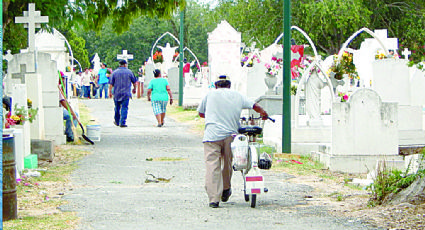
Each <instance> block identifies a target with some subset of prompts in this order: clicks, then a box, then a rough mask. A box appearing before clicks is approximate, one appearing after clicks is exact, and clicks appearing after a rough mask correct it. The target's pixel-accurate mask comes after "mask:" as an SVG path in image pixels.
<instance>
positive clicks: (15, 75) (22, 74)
mask: <svg viewBox="0 0 425 230" xmlns="http://www.w3.org/2000/svg"><path fill="white" fill-rule="evenodd" d="M20 71H21V72H20V73H12V79H20V80H21V84H25V74H26V72H27V67H26V65H25V64H21V65H20Z"/></svg>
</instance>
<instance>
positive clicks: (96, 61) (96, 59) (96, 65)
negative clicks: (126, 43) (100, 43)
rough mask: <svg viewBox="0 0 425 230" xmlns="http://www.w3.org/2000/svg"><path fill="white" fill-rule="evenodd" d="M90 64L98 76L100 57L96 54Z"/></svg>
mask: <svg viewBox="0 0 425 230" xmlns="http://www.w3.org/2000/svg"><path fill="white" fill-rule="evenodd" d="M126 51H127V50H126ZM90 62H91V63H93V73H94V74H97V73H98V72H99V70H100V64H101V63H100V57H99V55H98V54H97V53H96V54H95V55H94V57H93V59H92V60H91V61H90Z"/></svg>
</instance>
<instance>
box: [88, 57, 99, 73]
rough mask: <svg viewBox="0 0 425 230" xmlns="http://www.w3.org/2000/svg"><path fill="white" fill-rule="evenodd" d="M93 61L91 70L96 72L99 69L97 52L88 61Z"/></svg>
mask: <svg viewBox="0 0 425 230" xmlns="http://www.w3.org/2000/svg"><path fill="white" fill-rule="evenodd" d="M90 62H91V63H93V72H94V73H95V74H97V73H98V72H99V70H100V57H99V55H98V54H97V53H95V54H94V56H93V59H92V60H91V61H90Z"/></svg>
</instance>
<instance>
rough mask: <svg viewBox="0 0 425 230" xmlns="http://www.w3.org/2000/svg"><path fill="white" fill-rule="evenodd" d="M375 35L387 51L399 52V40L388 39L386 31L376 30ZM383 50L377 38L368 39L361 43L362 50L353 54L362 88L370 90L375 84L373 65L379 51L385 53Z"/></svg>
mask: <svg viewBox="0 0 425 230" xmlns="http://www.w3.org/2000/svg"><path fill="white" fill-rule="evenodd" d="M374 34H375V35H377V37H379V39H380V40H381V41H382V43H383V44H384V46H385V47H386V49H392V50H394V51H397V50H398V38H388V32H387V30H386V29H383V30H375V31H374ZM382 49H383V47H382V46H381V45H380V44H379V42H378V41H377V40H376V39H375V38H366V39H365V40H364V41H363V42H362V43H361V45H360V49H359V50H357V52H354V53H353V63H354V64H355V65H356V68H357V72H358V74H359V76H360V81H361V82H362V84H361V86H362V87H363V86H364V87H366V88H370V87H371V86H373V85H374V84H375V83H374V82H373V79H372V72H373V70H372V63H373V62H374V60H375V55H376V54H377V51H379V50H381V52H383V50H382Z"/></svg>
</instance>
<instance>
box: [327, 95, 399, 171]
mask: <svg viewBox="0 0 425 230" xmlns="http://www.w3.org/2000/svg"><path fill="white" fill-rule="evenodd" d="M397 111H398V106H397V103H394V102H388V103H387V102H382V101H381V98H380V96H379V95H378V93H377V92H375V91H373V90H372V89H360V90H357V91H356V92H355V93H354V94H353V95H351V97H350V98H349V100H348V102H343V103H334V104H333V107H332V147H331V155H329V162H328V166H329V168H330V170H333V171H344V172H352V173H362V172H367V171H368V170H370V169H373V168H374V167H375V164H376V161H377V160H380V159H382V158H386V159H387V160H390V159H397V158H398V146H399V136H398V134H399V132H398V116H397Z"/></svg>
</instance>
